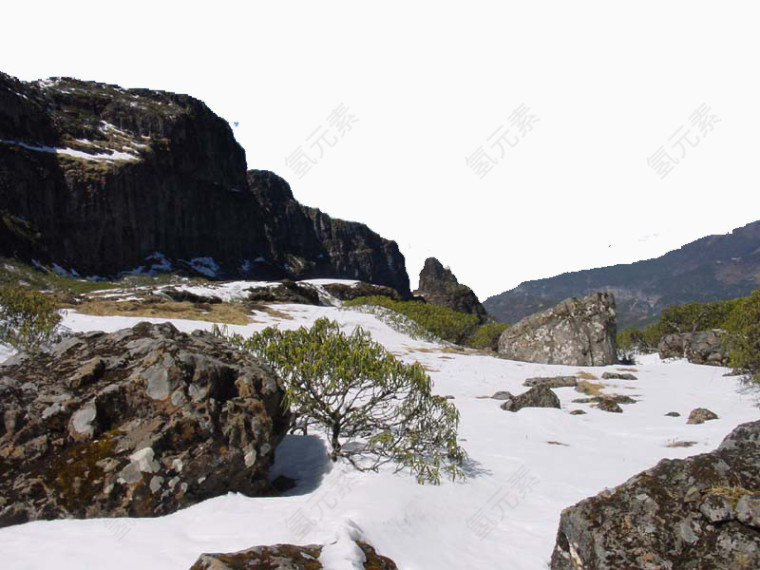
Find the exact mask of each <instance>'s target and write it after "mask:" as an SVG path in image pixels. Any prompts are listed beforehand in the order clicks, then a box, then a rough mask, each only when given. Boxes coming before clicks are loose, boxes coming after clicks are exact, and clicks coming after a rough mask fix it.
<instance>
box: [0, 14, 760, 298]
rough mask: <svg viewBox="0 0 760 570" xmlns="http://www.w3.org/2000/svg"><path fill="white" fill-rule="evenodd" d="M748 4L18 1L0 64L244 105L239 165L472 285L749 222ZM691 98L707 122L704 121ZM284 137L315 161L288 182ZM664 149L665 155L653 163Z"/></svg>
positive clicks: (758, 117) (756, 198)
mask: <svg viewBox="0 0 760 570" xmlns="http://www.w3.org/2000/svg"><path fill="white" fill-rule="evenodd" d="M758 16H760V5H758V4H757V3H756V2H749V1H747V2H738V1H737V2H723V3H720V2H704V1H695V0H689V1H669V2H662V1H657V2H654V1H642V0H640V1H638V2H635V3H626V4H623V3H621V2H610V1H609V0H606V1H595V2H592V1H575V2H567V1H555V2H548V1H544V2H539V1H536V2H473V1H470V2H460V3H451V2H441V1H439V2H414V3H412V2H408V1H407V2H397V1H386V2H383V3H372V4H370V3H366V2H357V1H355V0H354V1H352V2H330V1H321V2H313V1H312V2H229V1H222V0H217V1H216V2H202V3H201V2H191V1H183V2H174V1H171V2H167V1H161V2H158V1H155V0H154V1H152V2H144V1H137V0H132V1H130V2H128V3H124V2H122V3H118V4H114V5H113V7H112V5H111V4H108V3H103V2H85V1H68V2H34V3H25V5H22V4H21V3H20V2H14V3H9V4H8V5H7V6H4V8H3V20H4V25H3V33H2V34H0V54H2V56H1V57H0V70H2V71H4V72H6V73H9V74H11V75H14V76H16V77H19V78H21V79H24V80H32V79H37V78H46V77H50V76H59V75H62V76H73V77H78V78H81V79H92V80H97V81H104V82H108V83H116V84H119V85H122V86H124V87H147V88H151V89H163V90H167V91H175V92H180V93H189V94H191V95H193V96H195V97H197V98H199V99H202V100H203V101H205V102H206V103H207V104H208V105H209V106H210V107H211V109H212V110H214V111H215V112H216V113H217V114H219V115H220V116H222V117H224V118H226V119H227V120H229V121H230V122H237V123H238V126H237V127H235V128H234V131H235V135H236V137H237V139H238V141H239V142H240V143H241V144H242V146H243V147H244V148H245V150H246V153H247V157H248V166H249V168H263V169H269V170H273V171H275V172H277V173H278V174H280V175H281V176H283V177H284V178H286V179H287V180H288V181H289V182H290V183H291V186H292V187H293V191H294V194H295V196H296V198H298V199H299V200H300V201H301V202H303V203H305V204H307V205H310V206H316V207H319V208H320V209H322V210H323V211H325V212H327V213H329V214H331V215H333V216H336V217H340V218H344V219H350V220H356V221H361V222H363V223H366V224H367V225H369V226H370V227H371V228H372V229H374V230H375V231H377V232H378V233H380V234H381V235H383V236H384V237H387V238H390V239H395V240H396V241H397V242H398V244H399V246H400V248H401V251H402V252H403V253H404V255H405V256H406V260H407V269H408V271H409V274H410V278H411V280H412V284H413V286H414V285H416V282H417V275H418V273H419V271H420V269H421V267H422V263H423V261H424V259H425V258H426V257H428V256H435V257H438V258H439V259H440V260H441V262H442V263H443V264H444V265H449V266H450V267H451V268H452V270H453V271H454V273H455V274H456V275H457V277H458V278H459V280H460V282H463V283H466V284H468V285H470V286H471V287H472V288H473V289H474V290H475V292H476V293H477V294H478V295H479V296H480V297H481V299H484V298H485V297H487V296H489V295H493V294H496V293H500V292H502V291H505V290H507V289H511V288H512V287H514V286H516V285H517V284H518V283H520V282H521V281H525V280H529V279H536V278H541V277H549V276H552V275H556V274H558V273H562V272H565V271H573V270H578V269H585V268H590V267H598V266H604V265H612V264H615V263H627V262H631V261H635V260H638V259H642V258H648V257H654V256H658V255H661V254H663V253H665V252H666V251H669V250H671V249H674V248H677V247H679V246H681V245H682V244H684V243H686V242H689V241H692V240H694V239H697V238H699V237H702V236H704V235H707V234H713V233H725V232H728V231H730V230H731V229H732V228H735V227H738V226H741V225H744V224H746V223H749V222H751V221H754V220H756V219H760V208H758V206H759V205H760V193H758V182H759V180H760V170H759V169H758V168H757V163H758V157H760V137H759V136H758V135H760V105H758V101H760V79H759V78H758V67H757V57H758V54H760V34H758V33H757V22H758ZM703 103H704V104H706V105H707V106H708V107H710V108H711V110H710V112H709V113H708V116H709V115H715V116H716V117H715V118H714V119H713V121H716V120H717V121H718V122H713V123H712V129H710V126H709V125H708V124H706V126H705V127H704V128H705V129H707V130H706V131H705V132H704V133H700V131H699V127H697V126H695V125H693V124H692V123H691V122H690V117H691V115H692V113H693V112H694V111H695V109H697V108H698V107H700V105H702V104H703ZM341 104H342V105H344V106H345V107H346V108H347V109H348V113H349V114H352V115H354V116H355V118H356V119H357V121H356V122H354V123H353V124H352V125H351V130H350V131H347V132H345V133H344V135H343V136H339V134H338V131H337V130H336V127H335V126H331V125H330V124H329V123H328V121H327V117H328V115H329V114H330V113H331V111H333V110H334V109H336V108H337V107H338V106H339V105H341ZM521 104H524V105H525V106H526V107H527V108H528V109H529V114H532V115H535V116H536V118H537V119H538V122H536V123H534V124H533V127H532V130H527V131H525V132H523V133H519V131H518V130H517V128H516V127H515V126H512V127H511V129H512V130H511V131H510V132H509V133H507V134H506V138H505V140H509V142H510V143H511V144H512V145H514V146H508V145H506V144H504V145H503V146H504V156H503V158H502V156H501V152H500V150H499V147H498V146H493V145H495V140H496V139H497V138H498V137H499V136H500V135H501V134H502V133H504V130H501V131H499V132H498V133H497V134H496V135H495V137H494V138H492V139H491V140H490V141H489V140H487V138H488V137H489V135H491V134H492V133H494V131H496V130H497V129H498V128H499V127H503V128H504V129H506V128H509V127H510V121H509V120H508V119H509V117H510V115H511V114H512V112H513V111H514V110H515V109H517V108H518V107H520V105H521ZM318 127H322V128H323V129H328V134H327V138H329V139H330V141H331V142H334V146H332V147H328V146H325V147H324V155H323V156H322V157H321V158H320V157H319V152H318V148H317V146H312V145H313V144H315V140H316V139H317V138H318V137H319V135H320V134H321V132H322V131H317V134H316V135H314V136H313V137H312V138H311V139H309V136H310V135H312V133H314V131H315V129H317V128H318ZM679 127H683V128H682V130H681V131H678V133H676V131H677V130H678V129H679ZM687 131H688V132H687ZM674 133H676V136H675V137H673V138H671V137H672V135H674ZM681 135H687V136H688V140H686V141H685V142H683V143H682V144H683V145H684V149H685V156H683V157H682V152H681V150H680V147H679V146H678V145H677V144H676V140H677V139H678V138H679V137H680V136H681ZM515 136H517V138H515ZM669 138H670V139H671V140H669ZM480 146H482V147H483V149H484V150H485V151H486V152H487V153H489V154H490V155H491V156H492V158H493V159H494V160H495V161H496V163H495V164H493V166H492V169H491V170H490V171H489V172H488V173H487V174H486V175H485V176H483V177H482V178H480V177H478V176H477V175H476V173H475V172H474V171H473V170H472V169H471V168H470V167H469V166H468V165H467V164H466V161H465V159H466V157H468V156H470V155H472V154H473V152H474V151H476V149H478V147H480ZM298 147H301V148H302V149H304V150H305V151H306V152H307V153H309V154H311V155H312V160H314V161H315V164H313V166H312V168H311V170H310V171H309V172H307V173H306V174H305V175H303V177H301V178H299V177H298V176H297V175H296V174H295V173H294V172H293V171H292V170H291V169H290V168H289V166H288V165H286V162H285V157H287V156H289V155H291V154H292V153H293V152H294V151H296V150H297V149H298ZM659 147H663V148H664V150H665V151H668V152H669V154H670V155H672V156H674V157H675V158H678V159H680V161H679V163H678V164H677V165H675V166H674V168H673V169H672V170H671V171H670V172H669V173H668V174H667V175H666V176H665V177H664V178H660V177H659V176H658V175H657V174H656V173H655V172H654V170H653V169H652V168H651V167H650V166H649V165H648V164H647V158H648V157H650V156H652V155H653V154H654V153H655V151H657V149H658V148H659Z"/></svg>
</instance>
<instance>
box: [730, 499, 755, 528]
mask: <svg viewBox="0 0 760 570" xmlns="http://www.w3.org/2000/svg"><path fill="white" fill-rule="evenodd" d="M736 518H737V520H738V521H739V522H741V523H743V524H746V525H748V526H751V527H753V528H756V529H760V495H758V494H754V495H743V496H742V497H741V498H740V499H739V501H738V502H737V503H736Z"/></svg>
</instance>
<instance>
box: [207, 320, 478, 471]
mask: <svg viewBox="0 0 760 570" xmlns="http://www.w3.org/2000/svg"><path fill="white" fill-rule="evenodd" d="M217 331H218V329H217ZM228 338H230V340H232V342H233V343H235V344H237V345H238V346H241V347H242V348H245V349H247V350H249V351H251V352H252V353H254V354H256V355H257V356H258V357H260V358H262V359H263V360H264V361H265V362H267V363H268V364H269V365H270V366H272V367H273V368H274V369H275V370H276V371H277V372H278V373H279V374H280V375H281V377H282V378H283V380H284V381H285V385H286V394H287V402H288V403H289V405H290V406H291V408H292V409H293V411H294V412H295V413H296V415H298V416H300V417H306V418H308V419H310V420H311V421H313V422H315V423H317V424H320V425H321V426H323V427H324V429H325V431H326V432H327V436H328V439H329V442H330V446H331V448H332V450H331V456H332V458H333V459H334V460H336V459H337V458H338V457H344V458H346V459H347V460H348V461H349V462H351V463H352V464H353V465H354V467H356V468H358V469H360V470H367V469H369V470H377V469H378V467H379V466H380V465H383V464H385V463H389V462H395V463H396V465H397V466H398V469H403V468H408V469H410V470H411V472H412V473H413V474H414V475H415V476H416V478H417V481H418V482H420V483H426V482H430V483H439V482H440V480H441V474H442V473H447V474H448V475H450V476H451V477H452V478H453V479H456V478H457V477H463V476H464V473H463V471H462V469H461V465H462V462H463V461H464V459H465V457H466V454H465V452H464V450H463V449H462V448H461V447H460V446H459V444H458V442H457V428H458V425H459V412H458V411H457V409H456V407H455V406H454V405H453V404H451V403H449V402H448V401H447V400H445V399H444V398H441V397H440V396H435V395H433V394H432V392H431V390H432V381H431V379H430V377H429V376H428V375H427V374H426V373H425V370H424V369H423V368H422V366H421V365H420V364H419V363H414V364H405V363H403V362H401V361H399V360H398V359H396V358H395V357H394V356H393V355H392V354H391V353H390V352H388V351H387V350H386V349H385V348H384V347H383V346H382V345H380V344H378V343H377V342H374V341H373V340H372V338H371V336H370V334H369V333H368V332H366V331H364V330H363V329H361V328H360V327H357V328H356V329H355V330H354V331H353V332H352V333H351V334H345V333H344V332H343V331H341V329H340V326H339V325H338V323H336V322H334V321H330V320H328V319H324V318H323V319H319V320H317V321H316V322H315V323H314V325H313V326H312V327H311V328H309V329H307V328H304V327H301V328H300V329H298V330H295V331H280V330H278V329H275V328H271V327H270V328H267V329H265V330H264V331H262V332H260V333H257V334H254V335H253V336H251V337H250V338H248V339H243V337H241V336H240V335H232V336H231V337H228Z"/></svg>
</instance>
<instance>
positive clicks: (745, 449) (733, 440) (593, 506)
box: [551, 422, 760, 570]
mask: <svg viewBox="0 0 760 570" xmlns="http://www.w3.org/2000/svg"><path fill="white" fill-rule="evenodd" d="M759 502H760V422H752V423H748V424H743V425H741V426H739V427H738V428H736V429H735V430H734V431H733V432H732V433H731V434H729V435H728V436H727V437H726V438H725V439H724V440H723V443H721V445H720V446H719V447H718V449H717V450H716V451H713V452H711V453H706V454H703V455H696V456H694V457H689V458H687V459H675V460H672V459H664V460H662V461H660V463H658V464H657V466H656V467H654V468H652V469H650V470H648V471H644V472H643V473H641V474H639V475H636V476H634V477H633V478H631V479H629V480H628V481H627V482H625V483H623V484H622V485H620V486H619V487H616V488H614V489H612V490H609V491H605V492H603V493H600V494H599V495H597V496H596V497H592V498H589V499H586V500H584V501H582V502H580V503H578V504H577V505H575V506H573V507H570V508H568V509H565V510H564V511H563V513H562V516H561V519H560V524H559V532H558V534H557V542H556V546H555V548H554V553H553V554H552V561H551V568H552V570H620V569H622V568H631V569H633V568H637V569H639V568H640V569H642V570H644V569H647V570H650V569H651V570H655V569H672V570H676V569H677V570H705V569H707V568H709V569H710V570H740V569H746V570H750V569H754V568H760V524H758V522H759V521H758V516H757V515H758V503H759Z"/></svg>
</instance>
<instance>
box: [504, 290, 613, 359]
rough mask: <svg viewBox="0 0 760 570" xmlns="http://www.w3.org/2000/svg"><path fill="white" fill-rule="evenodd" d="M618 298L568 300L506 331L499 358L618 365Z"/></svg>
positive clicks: (600, 296) (596, 296)
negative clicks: (616, 363) (616, 302)
mask: <svg viewBox="0 0 760 570" xmlns="http://www.w3.org/2000/svg"><path fill="white" fill-rule="evenodd" d="M615 333H616V325H615V298H614V297H613V296H612V295H611V294H609V293H595V294H593V295H589V296H588V297H584V298H582V299H575V298H573V299H566V300H564V301H562V302H561V303H560V304H559V305H557V306H556V307H554V308H552V309H549V310H547V311H544V312H542V313H538V314H535V315H531V316H530V317H527V318H525V319H523V320H521V321H520V322H519V323H517V324H516V325H514V326H512V327H510V328H508V329H507V330H505V331H504V332H503V333H502V335H501V337H500V338H499V355H500V356H502V357H504V358H507V359H509V360H520V361H524V362H535V363H540V364H564V365H568V366H605V365H608V364H614V363H615V362H616V359H617V356H616V347H615Z"/></svg>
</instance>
